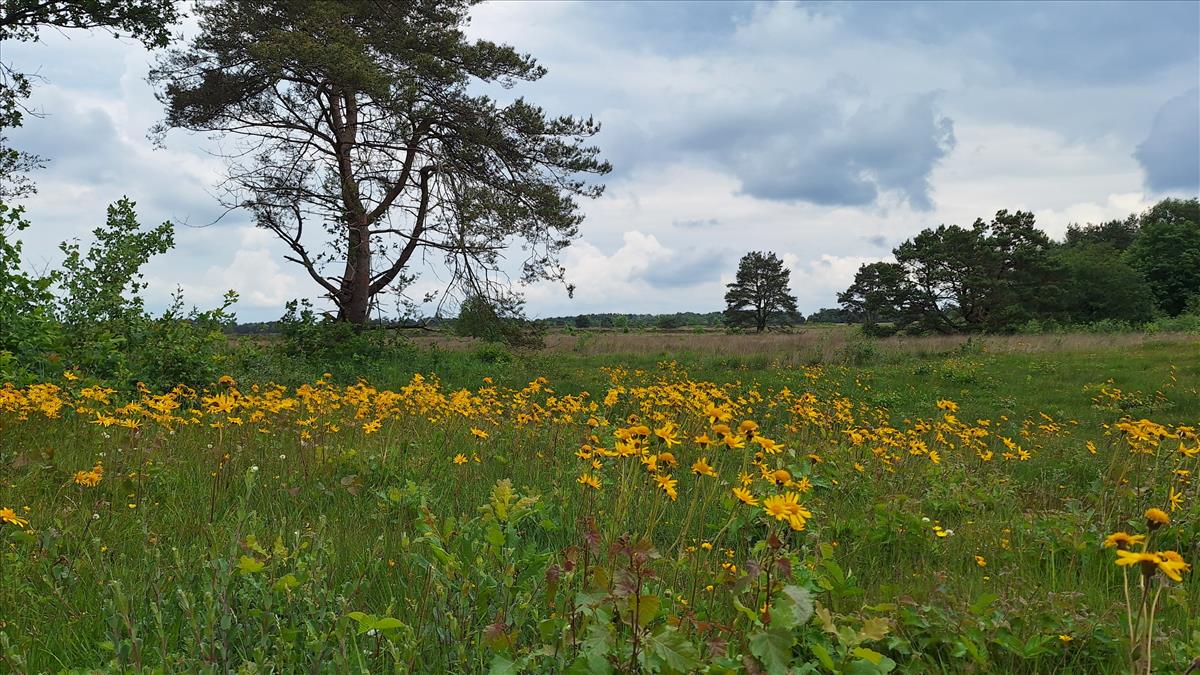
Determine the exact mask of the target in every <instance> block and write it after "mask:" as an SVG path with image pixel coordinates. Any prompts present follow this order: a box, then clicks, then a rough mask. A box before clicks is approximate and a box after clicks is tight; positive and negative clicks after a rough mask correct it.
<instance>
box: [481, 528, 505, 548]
mask: <svg viewBox="0 0 1200 675" xmlns="http://www.w3.org/2000/svg"><path fill="white" fill-rule="evenodd" d="M484 537H485V538H486V539H487V542H488V543H489V544H491V545H492V546H495V547H496V548H500V547H502V546H504V541H505V539H504V532H502V531H501V530H500V526H498V525H497V524H496V523H489V524H488V526H487V530H485V531H484Z"/></svg>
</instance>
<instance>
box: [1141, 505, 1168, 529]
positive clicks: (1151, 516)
mask: <svg viewBox="0 0 1200 675" xmlns="http://www.w3.org/2000/svg"><path fill="white" fill-rule="evenodd" d="M1170 523H1171V516H1169V515H1167V512H1166V511H1163V510H1162V509H1156V508H1155V509H1146V527H1148V528H1150V531H1151V532H1153V531H1154V530H1157V529H1158V528H1160V527H1162V526H1163V525H1169V524H1170Z"/></svg>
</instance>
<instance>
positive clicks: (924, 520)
mask: <svg viewBox="0 0 1200 675" xmlns="http://www.w3.org/2000/svg"><path fill="white" fill-rule="evenodd" d="M921 522H922V523H928V522H929V518H922V519H921Z"/></svg>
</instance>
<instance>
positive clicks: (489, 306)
mask: <svg viewBox="0 0 1200 675" xmlns="http://www.w3.org/2000/svg"><path fill="white" fill-rule="evenodd" d="M510 306H512V305H511V304H497V303H494V302H492V301H491V299H489V298H487V297H485V296H482V295H472V296H469V297H467V299H466V300H464V301H463V303H462V305H461V306H460V307H459V312H458V318H457V319H455V320H454V332H455V334H457V335H461V336H463V337H473V338H479V339H480V340H483V341H485V342H500V343H504V344H507V345H510V346H513V347H540V346H542V342H543V332H544V331H543V327H541V326H539V325H538V324H536V323H533V322H531V321H528V320H526V319H525V318H524V317H523V316H522V315H521V312H520V311H519V309H518V310H515V311H513V310H509V309H508V307H510Z"/></svg>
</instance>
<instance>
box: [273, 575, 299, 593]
mask: <svg viewBox="0 0 1200 675" xmlns="http://www.w3.org/2000/svg"><path fill="white" fill-rule="evenodd" d="M299 585H300V580H299V579H297V578H296V575H295V574H285V575H283V576H282V577H279V580H278V581H276V582H275V590H277V591H282V592H284V593H287V592H289V591H291V590H293V589H295V588H296V587H297V586H299Z"/></svg>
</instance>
